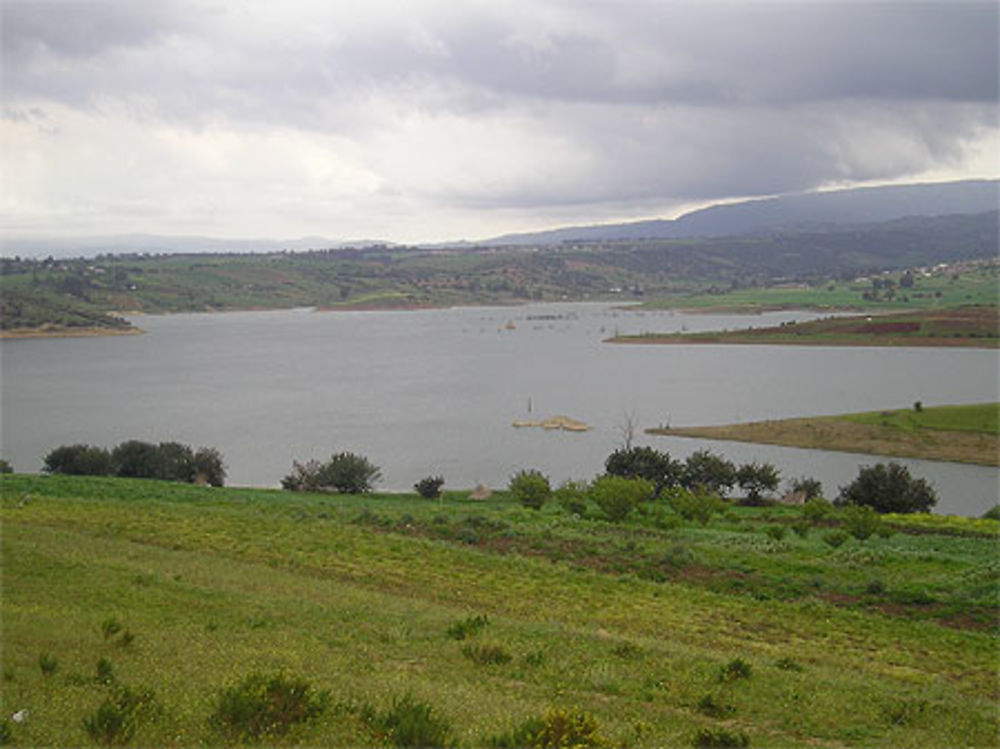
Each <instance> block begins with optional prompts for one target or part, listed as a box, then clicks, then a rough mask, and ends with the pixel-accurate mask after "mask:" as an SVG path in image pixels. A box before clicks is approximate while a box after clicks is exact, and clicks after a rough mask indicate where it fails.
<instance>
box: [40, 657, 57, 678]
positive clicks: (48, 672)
mask: <svg viewBox="0 0 1000 749" xmlns="http://www.w3.org/2000/svg"><path fill="white" fill-rule="evenodd" d="M38 668H40V669H41V671H42V674H43V675H45V676H52V674H54V673H55V672H56V671H58V670H59V659H58V658H56V657H55V656H54V655H51V654H50V653H41V654H39V656H38Z"/></svg>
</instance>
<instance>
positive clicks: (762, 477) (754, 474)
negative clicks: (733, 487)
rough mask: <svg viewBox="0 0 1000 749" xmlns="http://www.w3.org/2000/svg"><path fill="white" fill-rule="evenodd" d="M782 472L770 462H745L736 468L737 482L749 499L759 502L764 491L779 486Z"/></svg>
mask: <svg viewBox="0 0 1000 749" xmlns="http://www.w3.org/2000/svg"><path fill="white" fill-rule="evenodd" d="M780 480H781V474H780V473H779V472H778V469H777V468H775V467H774V466H773V465H771V464H770V463H744V464H743V465H741V466H740V467H739V468H738V469H737V470H736V483H738V484H739V485H740V488H741V489H743V491H745V492H746V493H747V500H749V501H750V502H752V503H756V502H759V501H760V499H761V495H762V494H763V493H764V492H773V491H774V490H775V489H777V488H778V483H779V482H780Z"/></svg>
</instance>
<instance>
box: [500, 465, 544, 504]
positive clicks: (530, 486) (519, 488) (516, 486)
mask: <svg viewBox="0 0 1000 749" xmlns="http://www.w3.org/2000/svg"><path fill="white" fill-rule="evenodd" d="M507 491H509V492H510V495H511V496H512V497H513V498H514V499H516V500H517V501H518V502H520V503H521V504H522V505H524V506H525V507H530V508H531V509H533V510H540V509H542V505H544V504H545V501H546V500H547V499H548V498H549V495H550V494H551V493H552V488H551V487H550V486H549V479H548V477H547V476H545V475H544V474H543V473H542V472H541V471H535V470H524V471H521V472H520V473H518V474H516V475H515V476H513V477H511V479H510V483H509V484H508V485H507Z"/></svg>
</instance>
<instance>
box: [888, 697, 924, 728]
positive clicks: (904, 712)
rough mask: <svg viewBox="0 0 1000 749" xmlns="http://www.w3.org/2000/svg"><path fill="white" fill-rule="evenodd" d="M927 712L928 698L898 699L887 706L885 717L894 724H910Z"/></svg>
mask: <svg viewBox="0 0 1000 749" xmlns="http://www.w3.org/2000/svg"><path fill="white" fill-rule="evenodd" d="M926 712H927V700H896V701H895V702H893V703H892V704H890V705H888V706H887V707H886V708H885V717H886V719H888V721H889V722H890V723H891V724H892V725H894V726H908V725H911V724H913V723H914V722H915V721H916V720H918V719H919V718H920V717H921V716H923V715H924V713H926Z"/></svg>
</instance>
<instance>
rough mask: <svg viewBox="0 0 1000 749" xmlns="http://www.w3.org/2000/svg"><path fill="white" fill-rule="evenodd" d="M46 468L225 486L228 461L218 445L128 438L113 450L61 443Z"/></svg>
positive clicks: (80, 474)
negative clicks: (153, 441)
mask: <svg viewBox="0 0 1000 749" xmlns="http://www.w3.org/2000/svg"><path fill="white" fill-rule="evenodd" d="M42 470H43V471H45V472H46V473H62V474H70V475H75V476H120V477H123V478H140V479H160V480H162V481H183V482H186V483H189V484H208V485H209V486H222V485H223V484H224V483H225V480H226V465H225V462H224V461H223V458H222V454H221V453H220V452H219V451H218V450H216V449H215V448H214V447H199V448H198V449H197V450H194V449H192V448H191V447H190V446H188V445H183V444H181V443H180V442H160V443H159V444H153V443H152V442H142V441H140V440H127V441H125V442H122V443H121V444H119V445H117V446H116V447H114V448H113V449H111V450H108V449H106V448H103V447H98V446H95V445H85V444H76V445H61V446H60V447H57V448H55V449H54V450H52V451H50V452H49V453H48V454H47V455H46V456H45V458H44V461H43V468H42Z"/></svg>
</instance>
